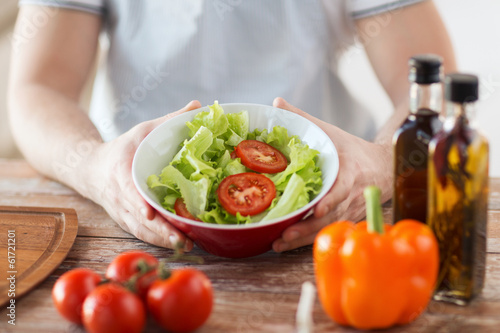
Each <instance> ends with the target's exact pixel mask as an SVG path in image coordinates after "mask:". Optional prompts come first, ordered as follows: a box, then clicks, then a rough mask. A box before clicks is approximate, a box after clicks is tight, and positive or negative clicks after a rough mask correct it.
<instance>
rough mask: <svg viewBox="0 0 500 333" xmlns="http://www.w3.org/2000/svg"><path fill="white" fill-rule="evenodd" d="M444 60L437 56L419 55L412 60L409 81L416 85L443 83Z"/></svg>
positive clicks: (410, 61)
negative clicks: (442, 66)
mask: <svg viewBox="0 0 500 333" xmlns="http://www.w3.org/2000/svg"><path fill="white" fill-rule="evenodd" d="M442 64H443V58H441V57H440V56H437V55H435V54H418V55H415V56H413V57H411V58H410V60H409V61H408V65H409V66H410V75H409V77H408V78H409V80H410V81H411V82H415V83H422V84H431V83H437V82H439V81H441V65H442Z"/></svg>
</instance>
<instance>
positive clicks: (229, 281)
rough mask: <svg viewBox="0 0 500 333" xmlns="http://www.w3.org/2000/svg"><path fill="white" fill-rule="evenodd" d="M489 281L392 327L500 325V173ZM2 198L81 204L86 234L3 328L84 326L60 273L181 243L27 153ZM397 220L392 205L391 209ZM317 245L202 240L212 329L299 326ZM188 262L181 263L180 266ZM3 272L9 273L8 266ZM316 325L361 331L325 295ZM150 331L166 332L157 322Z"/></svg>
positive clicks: (163, 253) (11, 167)
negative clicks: (117, 215)
mask: <svg viewBox="0 0 500 333" xmlns="http://www.w3.org/2000/svg"><path fill="white" fill-rule="evenodd" d="M490 188H491V190H490V202H489V213H488V219H489V221H488V247H487V250H488V254H487V265H486V284H485V288H484V290H483V293H482V295H480V296H479V297H478V298H477V299H475V300H474V301H473V302H472V303H471V304H470V305H469V306H467V307H458V306H454V305H449V304H445V303H441V302H431V304H430V306H429V307H428V309H427V311H426V312H425V313H424V314H423V315H422V316H421V317H419V318H418V319H417V320H416V321H415V322H413V323H412V324H410V325H406V326H403V327H395V328H392V329H389V330H385V331H384V332H396V333H399V332H409V333H412V332H414V333H417V332H418V333H422V332H429V333H430V332H465V333H468V332H471V333H472V332H474V333H476V332H479V333H481V332H485V333H486V332H492V330H496V329H497V328H498V327H500V317H499V316H498V314H499V313H500V179H492V180H491V182H490ZM0 205H21V206H41V207H53V206H57V207H62V208H74V209H75V210H76V211H77V214H78V218H79V223H80V227H79V232H78V237H77V239H76V241H75V244H74V246H73V247H72V249H71V251H70V253H69V255H68V257H67V258H66V259H65V261H64V262H63V264H62V265H61V266H59V268H58V269H57V270H56V271H54V272H53V274H51V275H50V277H49V278H48V279H46V280H45V281H44V282H43V283H42V284H41V285H40V286H39V287H38V288H37V289H35V290H34V291H33V292H31V293H30V294H29V295H27V296H26V297H24V298H22V299H19V300H18V301H17V302H16V326H15V327H14V326H10V325H7V322H6V319H5V318H7V316H6V314H7V311H6V309H0V332H16V333H18V332H30V333H31V332H40V333H43V332H83V330H82V329H81V328H80V327H79V326H76V325H73V324H70V323H68V322H66V321H65V320H63V319H62V318H61V317H60V316H59V315H58V314H57V312H56V310H55V308H54V307H53V305H52V300H51V297H50V293H51V289H52V286H53V284H54V282H55V281H56V279H57V278H58V277H59V276H60V275H61V274H63V273H64V272H66V271H68V270H70V269H73V268H76V267H88V268H91V269H94V270H96V271H97V272H99V273H101V274H104V272H105V270H106V267H107V265H108V264H109V262H110V261H111V260H112V259H113V258H114V257H115V256H116V255H117V254H118V253H120V252H122V251H125V250H131V249H140V250H144V251H148V252H150V253H151V254H153V255H155V256H156V257H158V258H162V257H168V256H170V255H172V253H173V251H171V250H168V249H164V248H159V247H155V246H152V245H149V244H146V243H144V242H142V241H139V240H137V239H135V238H134V237H132V236H131V235H129V234H127V233H125V232H123V231H122V230H121V229H120V228H119V227H118V226H117V225H116V223H114V222H113V221H112V220H111V219H110V218H109V216H108V215H107V214H106V213H105V212H104V210H103V209H102V208H100V207H99V206H97V205H96V204H94V203H92V202H90V201H89V200H86V199H84V198H82V197H81V196H79V195H78V194H76V193H75V192H74V191H72V190H71V189H68V188H66V187H65V186H63V185H60V184H58V183H56V182H53V181H51V180H48V179H46V178H44V177H41V176H40V175H38V174H37V173H36V172H34V171H33V169H31V168H30V167H29V166H28V165H27V164H26V163H25V162H23V161H7V160H0ZM384 219H385V221H386V222H390V220H391V209H390V208H387V207H386V208H385V209H384ZM311 252H312V250H311V246H307V247H303V248H300V249H297V250H294V251H289V252H286V253H283V254H277V253H274V252H268V253H265V254H263V255H260V256H257V257H253V258H246V259H225V258H218V257H215V256H212V255H209V254H207V253H205V252H203V251H202V250H200V249H198V248H195V249H194V250H193V252H192V253H193V254H195V255H199V256H201V257H203V258H204V260H205V263H204V264H203V265H192V264H189V265H190V266H193V267H196V268H198V269H200V270H202V271H204V272H205V273H206V274H207V276H208V277H209V278H210V279H211V281H212V283H213V286H214V293H215V304H214V310H213V313H212V315H211V317H210V319H209V320H208V321H207V323H206V324H205V325H204V326H203V327H202V328H201V329H200V330H199V331H198V332H201V333H204V332H291V331H293V329H294V322H295V311H296V308H297V302H298V300H299V297H300V290H301V284H302V283H303V282H304V281H314V273H313V264H312V254H311ZM185 265H186V264H183V263H174V264H172V267H173V268H178V267H184V266H185ZM0 275H1V274H0ZM313 316H314V322H315V332H358V331H356V330H353V329H349V328H345V327H340V326H338V325H336V324H335V323H333V322H332V321H330V319H329V318H328V317H327V316H326V315H325V313H324V312H323V310H322V308H321V306H320V304H319V302H318V300H316V303H315V306H314V313H313ZM145 331H146V332H160V330H159V329H158V328H157V327H156V325H154V324H153V323H151V322H150V323H149V324H148V327H147V329H146V330H145Z"/></svg>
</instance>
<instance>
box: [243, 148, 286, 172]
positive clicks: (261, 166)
mask: <svg viewBox="0 0 500 333" xmlns="http://www.w3.org/2000/svg"><path fill="white" fill-rule="evenodd" d="M234 151H235V153H236V156H238V157H239V158H240V159H241V163H242V164H243V165H244V166H246V167H247V168H249V169H251V170H253V171H257V172H263V173H277V172H281V171H283V170H285V169H286V165H287V161H286V157H285V155H283V154H282V153H281V152H280V151H279V150H278V149H276V148H274V147H273V146H270V145H268V144H267V143H265V142H261V141H257V140H243V141H241V142H240V143H239V144H238V145H237V146H236V148H235V149H234Z"/></svg>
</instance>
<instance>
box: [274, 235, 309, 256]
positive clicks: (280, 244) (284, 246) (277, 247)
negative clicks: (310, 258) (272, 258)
mask: <svg viewBox="0 0 500 333" xmlns="http://www.w3.org/2000/svg"><path fill="white" fill-rule="evenodd" d="M315 237H316V234H313V235H309V236H307V237H305V238H299V239H297V240H295V241H293V242H285V241H283V239H281V238H280V239H277V240H275V241H274V243H273V250H274V251H275V252H283V251H289V250H293V249H296V248H299V247H302V246H306V245H310V244H312V243H313V242H314V239H315Z"/></svg>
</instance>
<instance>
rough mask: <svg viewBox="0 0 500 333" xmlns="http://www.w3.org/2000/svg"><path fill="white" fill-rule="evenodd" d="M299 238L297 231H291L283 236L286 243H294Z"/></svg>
mask: <svg viewBox="0 0 500 333" xmlns="http://www.w3.org/2000/svg"><path fill="white" fill-rule="evenodd" d="M299 237H300V233H299V232H298V231H297V230H292V231H290V232H287V233H285V234H284V235H283V239H284V240H285V241H287V242H291V241H294V240H296V239H298V238H299Z"/></svg>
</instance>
